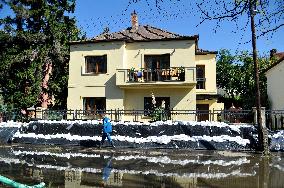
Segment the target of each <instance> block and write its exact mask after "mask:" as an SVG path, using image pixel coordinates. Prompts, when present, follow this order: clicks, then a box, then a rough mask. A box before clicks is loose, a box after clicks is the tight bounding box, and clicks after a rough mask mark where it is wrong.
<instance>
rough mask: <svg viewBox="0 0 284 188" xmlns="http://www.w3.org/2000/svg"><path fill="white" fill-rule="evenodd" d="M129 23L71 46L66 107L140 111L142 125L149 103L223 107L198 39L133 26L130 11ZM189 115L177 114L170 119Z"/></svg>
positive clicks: (211, 61)
mask: <svg viewBox="0 0 284 188" xmlns="http://www.w3.org/2000/svg"><path fill="white" fill-rule="evenodd" d="M131 22H132V27H129V28H127V29H125V30H122V31H119V32H114V33H103V34H101V35H99V36H97V37H95V38H93V39H91V40H85V41H74V42H71V47H70V64H69V82H68V100H67V107H68V109H72V110H75V109H77V110H78V109H82V110H91V111H96V110H101V109H106V110H110V109H113V110H114V109H120V110H122V109H123V110H133V109H134V110H142V111H144V113H143V114H142V115H141V116H140V117H139V120H140V121H142V120H143V119H149V117H148V116H149V114H147V112H149V111H150V110H149V109H151V108H153V103H155V106H157V107H158V106H161V105H162V106H163V107H164V108H166V109H173V110H194V111H195V110H196V109H198V110H212V109H216V110H220V109H222V108H223V104H222V103H217V88H216V54H217V52H215V51H205V50H201V49H199V48H198V40H199V36H198V35H194V36H182V35H178V34H175V33H171V32H168V31H165V30H162V29H159V28H155V27H152V26H149V25H145V26H144V25H138V18H137V14H136V13H135V12H134V13H132V14H131ZM152 95H154V97H155V100H154V101H153V98H152ZM194 117H195V115H189V114H179V115H177V116H175V119H180V120H194ZM199 117H200V118H201V119H199V120H206V119H208V118H209V116H208V115H206V114H205V115H203V116H199ZM123 119H124V120H133V117H132V116H131V115H124V117H123Z"/></svg>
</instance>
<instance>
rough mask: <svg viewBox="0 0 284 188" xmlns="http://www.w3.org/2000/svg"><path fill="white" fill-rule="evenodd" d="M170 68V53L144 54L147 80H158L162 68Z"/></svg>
mask: <svg viewBox="0 0 284 188" xmlns="http://www.w3.org/2000/svg"><path fill="white" fill-rule="evenodd" d="M169 68H170V54H163V55H145V56H144V69H145V73H146V74H145V75H146V80H150V81H158V80H159V78H160V75H161V70H163V69H169ZM144 79H145V78H144Z"/></svg>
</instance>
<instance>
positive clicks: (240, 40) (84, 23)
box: [75, 0, 284, 54]
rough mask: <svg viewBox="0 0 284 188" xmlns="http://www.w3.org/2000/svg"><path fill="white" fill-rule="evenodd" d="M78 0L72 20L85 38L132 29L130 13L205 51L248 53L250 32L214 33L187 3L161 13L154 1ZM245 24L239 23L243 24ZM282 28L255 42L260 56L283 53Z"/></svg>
mask: <svg viewBox="0 0 284 188" xmlns="http://www.w3.org/2000/svg"><path fill="white" fill-rule="evenodd" d="M134 1H135V0H77V1H76V10H75V16H76V19H77V24H78V26H79V27H80V28H81V29H82V30H83V31H85V32H86V34H87V37H94V36H96V35H98V34H100V33H101V32H102V31H103V28H105V27H108V28H109V29H110V32H116V31H120V30H123V29H126V28H127V27H130V26H131V20H130V18H131V12H133V11H134V10H135V11H136V12H137V13H138V22H139V24H140V25H151V26H154V27H158V28H161V29H164V30H167V31H170V32H174V33H177V34H181V35H189V36H191V35H195V34H198V35H199V47H200V48H202V49H206V50H217V51H219V50H220V49H229V50H231V51H232V52H236V51H241V50H250V51H251V48H252V47H251V43H250V42H249V41H250V37H251V32H250V28H248V30H247V31H246V32H242V31H238V30H237V28H235V27H234V24H233V23H230V22H223V23H222V27H221V28H218V29H217V31H216V32H215V31H214V28H216V24H215V23H213V22H205V23H203V24H201V25H199V26H197V25H198V24H199V22H200V15H199V14H200V13H199V12H197V11H192V6H191V5H190V3H189V0H179V1H178V0H163V2H161V3H160V9H158V8H157V7H156V6H155V0H136V1H137V2H136V3H135V2H134ZM244 22H245V20H242V21H241V22H240V25H242V24H244ZM283 36H284V27H282V28H281V29H279V30H278V31H277V32H276V33H275V34H273V36H267V37H262V38H260V39H259V40H257V47H258V51H259V53H260V54H268V53H269V51H270V50H271V49H273V48H275V49H277V51H279V52H280V51H284V45H283V42H280V40H281V38H282V39H283Z"/></svg>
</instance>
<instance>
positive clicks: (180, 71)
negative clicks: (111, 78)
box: [116, 67, 196, 88]
mask: <svg viewBox="0 0 284 188" xmlns="http://www.w3.org/2000/svg"><path fill="white" fill-rule="evenodd" d="M195 70H196V69H195V67H171V68H167V69H143V70H141V71H140V70H132V69H117V72H116V85H117V86H119V87H120V88H151V87H159V88H169V87H170V88H188V87H194V86H195V85H196V79H195Z"/></svg>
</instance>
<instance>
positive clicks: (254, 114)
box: [252, 107, 257, 125]
mask: <svg viewBox="0 0 284 188" xmlns="http://www.w3.org/2000/svg"><path fill="white" fill-rule="evenodd" d="M252 113H253V124H254V125H256V124H257V111H256V107H252Z"/></svg>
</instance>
